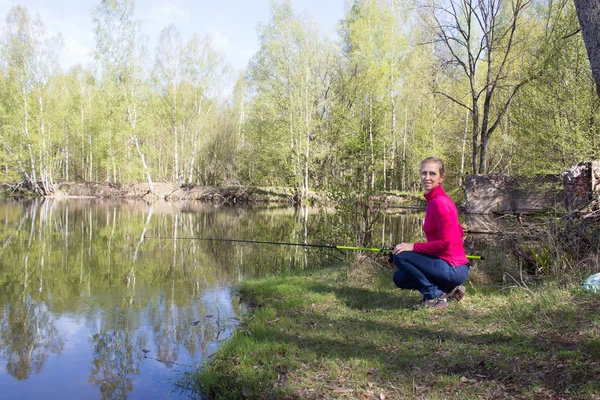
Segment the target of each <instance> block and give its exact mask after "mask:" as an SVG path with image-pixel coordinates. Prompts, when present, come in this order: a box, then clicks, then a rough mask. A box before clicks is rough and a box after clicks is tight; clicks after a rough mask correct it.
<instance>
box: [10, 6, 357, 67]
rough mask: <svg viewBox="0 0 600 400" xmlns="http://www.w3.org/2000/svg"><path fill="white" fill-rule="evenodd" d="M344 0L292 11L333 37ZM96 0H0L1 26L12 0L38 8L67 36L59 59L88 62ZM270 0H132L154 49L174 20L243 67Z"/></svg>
mask: <svg viewBox="0 0 600 400" xmlns="http://www.w3.org/2000/svg"><path fill="white" fill-rule="evenodd" d="M346 1H347V0H292V5H293V7H294V9H295V10H296V12H300V13H302V12H305V13H307V14H309V15H310V16H311V17H312V18H313V19H314V20H315V21H316V22H317V24H318V25H319V26H320V29H321V31H322V32H324V33H325V34H328V35H329V36H330V37H331V38H334V39H335V38H336V29H337V24H338V22H339V20H340V19H342V18H343V16H344V9H345V3H346ZM98 3H99V0H98V1H96V0H0V16H1V19H0V26H2V27H4V24H5V19H6V13H7V11H8V10H9V9H10V8H11V7H12V6H15V5H21V6H24V7H26V8H27V9H28V10H29V11H30V12H31V13H32V14H33V15H35V14H38V15H39V16H40V17H41V19H42V21H43V22H44V24H45V25H46V26H47V27H48V28H50V29H51V30H52V31H54V32H60V33H61V34H62V36H63V39H64V42H65V48H64V51H63V55H62V57H61V65H62V67H63V68H64V69H68V68H70V67H71V66H73V65H76V64H83V65H85V64H87V63H88V62H89V61H90V60H91V57H90V53H91V52H92V51H93V48H94V35H93V23H92V17H91V10H92V8H93V7H94V6H95V5H96V4H98ZM269 4H270V1H269V0H136V18H137V19H139V20H141V22H142V32H143V33H144V34H145V35H147V36H148V38H149V48H150V51H151V52H153V51H154V48H155V47H156V43H157V39H158V35H159V33H160V31H161V30H162V29H163V28H165V27H166V26H168V25H169V24H170V23H174V24H175V25H176V26H177V29H178V30H179V31H180V32H181V34H182V37H183V38H184V40H187V39H189V38H190V37H192V35H193V34H194V33H197V34H199V35H200V36H201V37H203V36H204V35H206V34H210V35H211V36H212V38H213V43H214V46H215V48H216V50H218V51H220V52H221V53H223V54H224V56H225V58H226V60H227V62H229V63H230V64H231V66H233V67H234V68H237V69H241V68H244V67H245V66H246V64H247V62H248V60H249V59H250V57H251V56H252V55H253V54H254V53H255V52H256V51H257V50H258V35H257V31H256V27H257V25H258V23H259V22H263V23H264V22H267V21H268V20H269V17H270V11H269Z"/></svg>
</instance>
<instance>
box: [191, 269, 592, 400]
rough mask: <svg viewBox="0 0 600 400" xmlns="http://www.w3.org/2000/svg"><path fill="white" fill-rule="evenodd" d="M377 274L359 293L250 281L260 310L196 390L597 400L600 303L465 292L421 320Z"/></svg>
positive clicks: (332, 283) (508, 291) (304, 280)
mask: <svg viewBox="0 0 600 400" xmlns="http://www.w3.org/2000/svg"><path fill="white" fill-rule="evenodd" d="M380 274H382V275H389V276H387V279H384V278H382V277H381V276H378V277H376V279H373V280H371V282H370V283H356V282H351V281H349V280H348V279H347V271H346V269H344V268H335V269H328V270H324V271H319V272H312V273H306V274H304V275H301V276H289V277H273V278H266V279H261V280H254V281H248V282H245V283H243V285H242V287H241V294H242V296H243V297H244V298H246V299H247V301H248V302H249V303H250V304H251V305H252V308H251V312H250V313H249V315H247V316H246V317H245V318H244V320H243V322H242V324H241V326H240V328H239V329H238V330H237V331H236V332H235V334H234V335H233V337H232V338H231V339H230V340H228V341H227V342H226V343H225V344H224V345H223V346H222V347H221V348H220V349H219V351H218V352H217V353H216V354H215V355H214V357H212V358H211V359H210V361H209V362H207V363H206V365H204V366H203V367H202V368H201V369H200V370H199V371H198V373H196V374H194V375H193V376H192V377H191V378H190V379H191V380H192V386H193V387H194V388H195V390H196V391H197V392H198V393H199V394H202V395H206V396H207V397H209V398H211V399H236V398H248V399H267V398H276V399H322V398H327V399H362V398H365V399H366V398H369V399H373V398H377V399H381V398H385V399H414V398H421V399H457V398H460V399H481V398H488V399H515V398H522V399H542V398H543V399H547V398H567V397H569V398H590V399H591V398H598V396H599V395H600V384H599V383H598V382H600V318H599V317H598V315H599V314H600V305H599V303H600V302H599V300H600V296H599V295H597V294H592V293H588V292H585V291H583V290H581V289H579V288H577V287H576V285H575V284H573V285H572V286H569V285H564V284H563V285H561V286H560V287H559V286H558V285H556V284H553V283H551V282H550V283H543V282H542V283H541V284H539V285H538V286H537V287H535V288H532V287H531V286H529V287H512V288H502V287H473V286H468V287H467V296H466V298H465V299H464V300H463V301H461V302H460V303H453V304H452V305H451V307H449V308H447V309H445V310H434V311H432V310H418V311H415V310H413V308H412V306H413V304H414V303H417V302H418V301H419V299H420V298H419V297H420V296H419V294H418V293H417V292H408V291H401V290H397V289H395V287H394V285H393V283H392V282H391V272H390V273H389V274H388V273H384V272H381V273H380ZM475 289H476V290H475ZM186 386H188V385H186Z"/></svg>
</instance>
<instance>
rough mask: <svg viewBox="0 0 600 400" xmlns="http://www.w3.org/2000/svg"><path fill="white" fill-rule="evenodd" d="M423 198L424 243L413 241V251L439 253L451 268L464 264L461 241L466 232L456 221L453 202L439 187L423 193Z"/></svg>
mask: <svg viewBox="0 0 600 400" xmlns="http://www.w3.org/2000/svg"><path fill="white" fill-rule="evenodd" d="M425 200H427V209H426V210H425V222H424V223H423V231H424V232H425V237H426V238H427V242H420V243H415V245H414V251H415V252H417V253H424V254H431V255H434V256H438V257H439V258H441V259H442V260H444V261H446V262H447V263H448V264H450V265H452V266H454V267H456V266H458V265H465V264H467V262H468V260H467V257H466V256H465V249H464V247H463V241H462V238H463V236H464V235H465V234H464V232H463V229H462V227H461V226H460V223H459V222H458V211H457V210H456V205H454V202H453V201H452V199H451V198H450V197H448V195H447V194H446V192H444V189H443V188H442V187H441V186H436V187H435V188H433V190H432V191H430V192H429V193H425Z"/></svg>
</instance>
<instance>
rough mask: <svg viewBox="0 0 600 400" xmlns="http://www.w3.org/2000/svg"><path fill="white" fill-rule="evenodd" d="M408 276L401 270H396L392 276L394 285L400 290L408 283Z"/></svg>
mask: <svg viewBox="0 0 600 400" xmlns="http://www.w3.org/2000/svg"><path fill="white" fill-rule="evenodd" d="M408 278H409V276H408V274H407V273H406V271H404V270H403V269H398V270H397V271H396V272H395V273H394V276H393V280H394V284H395V285H396V286H398V287H399V288H401V287H402V286H404V285H406V284H407V283H408V282H409V279H408Z"/></svg>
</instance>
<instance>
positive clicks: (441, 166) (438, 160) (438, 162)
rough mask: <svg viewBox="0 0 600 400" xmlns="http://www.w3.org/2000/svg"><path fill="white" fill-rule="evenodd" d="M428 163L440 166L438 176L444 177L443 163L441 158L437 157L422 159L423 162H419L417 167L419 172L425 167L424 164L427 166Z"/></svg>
mask: <svg viewBox="0 0 600 400" xmlns="http://www.w3.org/2000/svg"><path fill="white" fill-rule="evenodd" d="M429 162H434V163H437V164H438V165H439V166H440V176H444V173H445V168H444V161H443V160H442V159H441V158H438V157H427V158H426V159H424V160H423V161H421V165H420V166H419V170H421V169H423V165H425V164H427V163H429Z"/></svg>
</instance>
